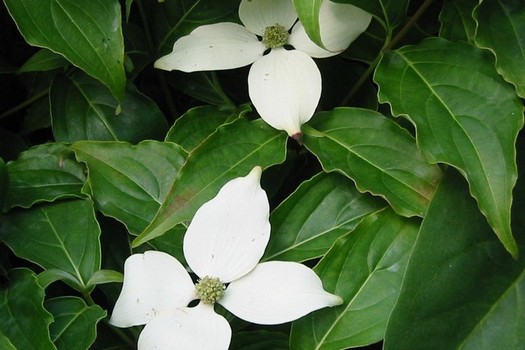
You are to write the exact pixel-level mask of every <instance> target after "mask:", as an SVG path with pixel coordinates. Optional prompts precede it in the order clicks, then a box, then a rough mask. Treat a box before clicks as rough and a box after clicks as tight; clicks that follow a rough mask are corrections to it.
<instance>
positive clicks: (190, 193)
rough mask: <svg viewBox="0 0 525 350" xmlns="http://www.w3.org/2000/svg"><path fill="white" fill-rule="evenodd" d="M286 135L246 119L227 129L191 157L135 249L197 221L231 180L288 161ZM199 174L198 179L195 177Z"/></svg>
mask: <svg viewBox="0 0 525 350" xmlns="http://www.w3.org/2000/svg"><path fill="white" fill-rule="evenodd" d="M286 140H287V137H286V134H285V133H283V132H279V131H276V130H275V129H272V128H271V127H269V126H268V125H266V124H265V123H264V122H263V121H262V120H256V121H253V122H250V121H248V120H246V119H244V118H241V119H238V120H236V121H235V122H233V123H231V124H227V125H224V126H222V127H220V128H219V129H217V131H216V132H215V133H214V134H213V135H212V136H210V137H209V138H208V139H206V141H205V142H204V143H202V144H201V145H200V146H199V147H198V148H197V149H196V150H195V151H193V152H192V153H191V154H190V156H189V157H188V159H187V161H186V163H185V164H184V166H183V167H182V169H181V171H180V172H179V175H178V177H177V178H176V179H175V182H174V183H173V186H172V187H171V190H170V192H169V193H168V195H167V197H166V199H165V201H164V202H163V203H162V206H161V207H160V209H159V212H158V213H157V216H156V217H155V219H154V220H153V222H152V223H151V224H150V226H148V227H147V228H146V229H145V230H144V231H143V232H142V233H141V234H140V236H139V237H137V238H136V239H135V240H134V242H133V245H134V246H138V245H140V244H142V243H145V242H146V241H148V240H150V239H152V238H154V237H157V236H160V235H162V234H163V233H164V232H166V231H167V230H169V229H170V228H172V227H174V226H175V225H176V224H178V223H181V222H183V221H185V220H189V219H191V218H192V217H193V214H194V213H195V211H197V209H198V208H199V207H200V206H201V205H202V204H204V202H206V201H208V200H210V199H211V198H212V197H213V196H214V195H215V194H217V192H218V191H219V189H220V188H221V187H222V185H224V184H225V183H226V182H228V181H229V180H231V179H233V178H235V177H239V176H246V175H247V174H248V173H249V172H250V171H251V170H252V168H253V167H254V166H257V165H259V166H261V167H262V168H263V169H264V168H267V167H269V166H271V165H274V164H278V163H281V162H283V161H284V159H285V151H286ZM196 174H198V176H195V175H196Z"/></svg>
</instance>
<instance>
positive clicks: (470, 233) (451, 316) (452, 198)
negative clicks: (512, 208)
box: [385, 170, 525, 350]
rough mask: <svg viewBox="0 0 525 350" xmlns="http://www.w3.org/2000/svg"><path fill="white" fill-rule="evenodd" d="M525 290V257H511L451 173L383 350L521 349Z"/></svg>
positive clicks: (415, 257)
mask: <svg viewBox="0 0 525 350" xmlns="http://www.w3.org/2000/svg"><path fill="white" fill-rule="evenodd" d="M521 202H523V197H521ZM520 231H521V232H523V227H520ZM522 247H523V245H522ZM524 289H525V258H524V257H523V256H522V257H521V258H520V259H519V260H518V261H515V260H513V259H512V258H511V257H510V256H509V255H508V254H507V253H506V252H505V250H504V249H503V247H502V246H501V244H500V243H499V242H498V240H497V239H496V237H495V236H494V235H493V234H491V228H490V227H489V226H488V225H487V223H486V220H484V218H483V216H482V215H481V214H480V212H479V210H478V208H477V206H476V203H475V201H474V200H473V199H472V198H471V197H470V196H469V191H468V188H467V184H466V183H465V182H464V180H463V179H461V177H460V176H458V175H457V174H456V172H455V171H453V170H451V171H448V172H447V176H446V177H445V180H444V181H443V184H442V185H441V186H440V187H439V188H438V191H437V192H436V195H435V197H434V200H433V201H432V204H431V205H430V208H429V210H428V212H427V216H426V217H425V219H424V221H423V224H422V227H421V231H420V233H419V236H418V239H417V243H416V245H415V246H414V250H413V253H412V255H411V257H410V263H409V265H408V267H407V271H406V275H405V278H404V281H403V287H402V290H401V293H400V296H399V300H398V301H397V304H396V306H395V308H394V310H393V313H392V316H391V318H390V320H389V323H388V330H387V333H386V338H385V349H386V350H393V349H408V348H410V349H412V348H422V347H423V348H425V349H429V350H432V349H465V350H470V349H472V350H493V349H520V348H522V347H523V344H524V343H525V313H524V312H523V310H524V309H525V300H524V298H523V290H524Z"/></svg>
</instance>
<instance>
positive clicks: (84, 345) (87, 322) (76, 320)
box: [45, 297, 106, 350]
mask: <svg viewBox="0 0 525 350" xmlns="http://www.w3.org/2000/svg"><path fill="white" fill-rule="evenodd" d="M45 306H46V309H47V310H48V311H49V312H50V313H51V314H52V315H53V317H54V319H55V321H54V322H53V323H51V325H50V327H49V331H50V333H51V340H52V341H53V343H54V344H55V346H56V347H57V349H59V350H69V349H89V347H90V346H91V344H92V343H93V342H94V341H95V338H96V336H97V323H98V322H99V321H100V320H101V319H102V318H104V317H105V316H106V312H105V311H104V310H102V308H101V307H100V306H98V305H91V306H88V305H86V303H85V302H84V300H82V299H80V298H77V297H59V298H53V299H49V300H47V301H46V304H45Z"/></svg>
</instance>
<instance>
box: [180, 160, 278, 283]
mask: <svg viewBox="0 0 525 350" xmlns="http://www.w3.org/2000/svg"><path fill="white" fill-rule="evenodd" d="M261 172H262V170H261V168H260V167H255V168H254V169H253V170H252V171H251V172H250V173H249V174H248V175H247V176H245V177H239V178H236V179H233V180H231V181H230V182H228V183H226V184H225V185H224V186H223V187H222V188H221V190H220V191H219V193H218V194H217V196H216V197H215V198H213V199H212V200H210V201H209V202H207V203H205V204H204V205H203V206H202V207H200V208H199V210H197V212H196V213H195V216H194V217H193V220H192V221H191V224H190V225H189V227H188V230H187V231H186V235H185V236H184V243H183V249H184V256H185V257H186V260H187V261H188V265H189V266H190V267H191V269H192V270H193V271H194V272H195V273H196V274H197V275H198V276H199V277H201V278H202V277H205V276H210V277H218V278H219V279H220V280H221V281H222V282H223V283H228V282H230V281H232V280H234V279H237V278H239V277H241V276H243V275H245V274H247V273H248V272H250V271H251V270H252V269H253V268H254V267H255V265H257V263H258V262H259V260H260V259H261V257H262V255H263V253H264V249H265V248H266V245H267V244H268V239H269V237H270V222H269V220H268V217H269V212H270V209H269V204H268V197H267V196H266V192H264V191H263V190H262V188H261V185H260V183H259V180H260V177H261Z"/></svg>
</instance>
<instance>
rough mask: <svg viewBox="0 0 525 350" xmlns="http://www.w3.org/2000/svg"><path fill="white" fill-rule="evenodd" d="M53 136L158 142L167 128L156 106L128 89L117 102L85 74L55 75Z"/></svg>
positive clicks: (59, 139)
mask: <svg viewBox="0 0 525 350" xmlns="http://www.w3.org/2000/svg"><path fill="white" fill-rule="evenodd" d="M50 104H51V116H52V121H53V135H54V136H55V139H56V140H57V141H65V142H75V141H78V140H105V141H128V142H132V143H136V142H139V141H142V140H144V139H161V138H163V137H164V135H165V133H166V131H167V129H168V125H167V123H166V120H165V118H164V115H163V114H162V112H161V111H160V110H159V108H158V107H157V105H156V104H155V103H154V102H153V101H151V100H150V99H149V98H148V97H146V96H145V95H143V94H141V93H140V92H139V91H137V90H136V89H135V88H134V87H132V86H129V87H128V89H127V90H126V94H125V95H124V96H123V98H122V100H121V101H120V102H119V101H117V100H116V99H115V98H114V97H113V96H112V95H111V94H110V92H109V90H108V89H107V88H106V87H105V86H104V85H102V84H100V83H99V82H98V81H96V80H94V79H91V78H90V77H88V76H86V75H84V74H75V75H74V76H72V77H65V76H58V77H57V78H55V80H54V81H53V84H52V85H51V91H50Z"/></svg>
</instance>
